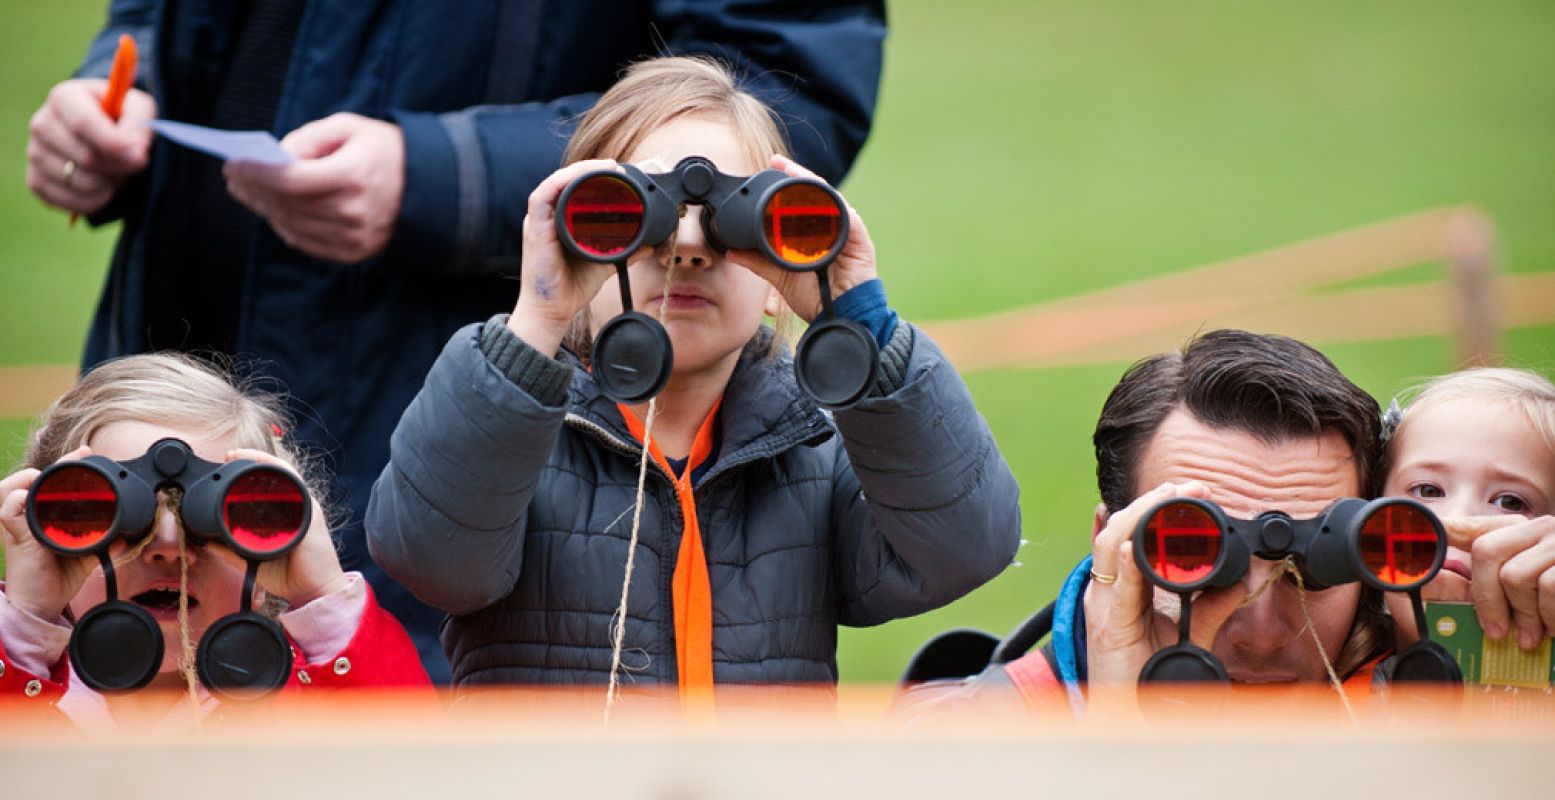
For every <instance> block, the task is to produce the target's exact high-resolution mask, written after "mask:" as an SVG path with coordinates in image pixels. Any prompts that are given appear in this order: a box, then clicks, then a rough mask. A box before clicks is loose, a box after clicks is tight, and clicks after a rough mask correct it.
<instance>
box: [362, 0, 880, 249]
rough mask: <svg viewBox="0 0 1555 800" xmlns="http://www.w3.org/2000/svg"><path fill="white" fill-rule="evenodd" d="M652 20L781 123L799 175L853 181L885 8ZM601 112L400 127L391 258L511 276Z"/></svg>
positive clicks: (576, 108) (566, 104)
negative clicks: (547, 188)
mask: <svg viewBox="0 0 1555 800" xmlns="http://www.w3.org/2000/svg"><path fill="white" fill-rule="evenodd" d="M654 17H655V25H656V27H657V29H658V30H659V31H660V32H661V34H662V35H663V41H664V47H663V53H664V54H666V55H690V54H703V55H710V56H714V57H716V58H719V59H721V60H723V61H725V62H728V63H729V64H731V65H732V66H733V68H734V71H735V73H736V75H737V76H739V77H740V78H741V79H742V85H743V87H744V88H745V89H746V90H747V91H749V92H750V93H751V94H753V95H754V96H756V97H758V98H759V99H761V100H762V101H763V102H765V103H766V104H767V105H768V106H770V107H771V108H772V109H773V111H774V112H775V113H776V114H777V117H778V119H779V121H780V122H781V123H782V126H783V127H784V129H785V132H786V134H787V136H788V138H789V140H790V143H791V147H792V150H793V153H794V156H795V158H796V159H797V160H798V161H799V162H800V163H802V164H804V165H805V166H807V167H809V168H811V169H813V170H815V172H817V173H818V174H820V175H821V176H823V177H825V178H826V179H827V180H829V181H831V182H832V183H838V182H840V181H841V180H842V178H843V177H844V176H846V174H847V171H848V169H849V167H851V166H852V164H853V159H854V158H855V157H856V156H857V155H858V152H859V149H860V148H862V147H863V145H864V139H865V136H866V135H867V134H868V132H869V125H870V120H871V118H872V116H873V114H874V108H875V100H876V97H877V95H878V92H879V87H880V71H881V61H882V53H883V47H884V42H885V7H884V4H883V3H882V2H880V0H852V1H850V2H819V1H818V0H807V1H803V2H801V1H798V0H766V1H765V2H752V1H751V0H657V1H656V2H655V3H654ZM649 55H652V54H649V53H644V54H643V56H644V57H647V56H649ZM598 98H599V95H598V94H597V93H587V94H577V95H572V96H569V97H564V98H560V99H554V100H551V101H548V102H543V103H539V102H537V103H525V104H520V105H512V106H482V107H476V108H469V109H463V110H460V111H456V112H450V113H442V114H424V113H404V112H402V113H396V114H393V115H392V117H393V119H394V121H395V122H396V123H398V124H399V125H400V127H401V130H402V131H403V132H404V136H405V194H404V197H403V199H402V201H401V205H400V214H399V218H398V220H397V221H396V225H395V233H394V241H393V242H392V243H391V247H390V251H391V252H392V253H394V257H395V258H396V259H397V260H403V261H406V262H408V263H410V264H413V265H416V268H419V269H427V270H435V271H439V272H444V273H448V274H456V275H482V274H494V273H502V274H515V273H516V272H517V271H518V264H519V246H520V235H519V232H520V230H521V226H522V224H523V220H524V214H525V211H526V208H527V205H528V198H529V193H530V192H532V191H533V190H534V187H535V186H537V185H539V183H540V181H542V180H544V179H545V177H546V176H547V175H549V174H550V173H551V172H553V171H555V170H556V169H557V168H558V167H559V166H560V165H561V155H562V151H563V149H564V148H565V146H566V141H567V137H568V136H569V135H570V133H571V130H572V127H573V123H574V122H575V121H576V119H577V117H578V116H579V115H581V114H582V113H583V112H585V111H587V110H588V109H589V108H590V107H591V106H592V105H593V104H594V102H595V101H596V100H597V99H598Z"/></svg>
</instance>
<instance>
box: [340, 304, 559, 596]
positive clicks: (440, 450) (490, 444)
mask: <svg viewBox="0 0 1555 800" xmlns="http://www.w3.org/2000/svg"><path fill="white" fill-rule="evenodd" d="M501 319H502V317H501V316H499V317H497V318H495V319H493V320H492V321H490V322H489V323H487V325H491V326H493V327H491V328H490V329H488V328H487V325H482V324H474V325H468V326H466V327H464V328H462V329H460V330H459V331H458V332H457V333H455V334H454V336H453V338H452V339H451V340H449V342H448V345H447V346H446V347H445V348H444V349H443V352H442V354H441V355H440V356H438V359H437V362H436V363H435V364H433V365H432V370H431V372H430V373H428V375H427V379H426V383H425V384H424V385H423V386H422V388H421V391H420V392H419V393H418V394H417V395H416V397H415V399H414V400H412V401H411V404H410V407H409V408H407V409H406V410H405V414H404V416H403V417H401V418H400V423H399V425H398V427H396V428H395V429H394V434H393V436H392V437H391V438H390V440H389V463H388V465H387V466H386V467H384V470H383V473H382V474H381V475H380V476H379V477H378V481H377V483H376V484H374V486H373V492H372V497H371V499H370V500H369V501H368V504H367V544H368V548H369V550H370V551H371V552H372V556H373V558H374V560H376V561H377V562H378V564H380V565H381V566H382V567H383V569H384V571H385V572H387V573H388V574H389V575H391V576H392V577H393V578H394V579H395V580H397V581H399V582H400V583H402V584H404V585H405V587H406V588H408V589H410V591H411V592H413V593H414V594H415V595H416V596H417V597H419V598H421V599H422V600H423V601H424V602H426V603H427V604H429V605H432V606H435V607H437V608H440V609H443V610H444V611H447V612H449V613H451V614H465V613H469V612H471V611H475V610H477V609H480V608H484V607H485V606H488V605H491V604H492V603H494V602H496V601H497V600H499V599H501V598H502V597H503V596H505V595H506V594H507V593H508V592H509V591H511V590H512V588H513V585H514V584H515V583H516V582H517V581H518V575H519V571H520V569H521V568H522V567H523V556H524V530H525V523H526V520H527V514H528V507H529V501H530V499H532V498H533V497H534V493H535V489H536V487H537V485H538V483H539V478H540V472H541V470H542V468H543V467H544V466H545V464H546V462H547V460H548V459H549V457H550V454H551V451H552V450H553V449H554V448H555V446H556V440H557V437H558V435H559V434H560V431H561V427H562V421H563V418H564V417H565V411H566V408H565V387H566V384H565V378H566V377H567V376H568V375H570V374H571V367H569V366H566V365H563V364H561V363H560V362H557V361H556V360H555V359H552V358H549V357H547V356H544V355H541V354H539V353H538V352H536V351H535V350H533V348H529V347H528V345H524V344H522V342H520V341H519V340H518V337H516V336H512V335H511V334H506V329H505V328H503V327H502V325H501ZM483 331H487V332H488V333H490V335H489V336H488V337H487V338H486V345H487V349H492V348H493V347H495V348H497V349H499V350H501V352H499V353H497V357H498V360H499V361H502V362H505V366H506V367H507V369H502V368H499V367H498V365H497V364H496V363H494V362H493V360H492V359H491V358H489V357H488V356H487V353H486V350H483V348H482V332H483ZM504 334H506V335H505V336H504ZM494 343H495V344H494ZM515 381H521V382H523V383H524V384H525V385H522V386H521V385H520V383H519V382H515ZM558 388H559V389H560V391H559V392H558V391H556V390H557V389H558ZM537 395H538V397H544V398H546V400H547V401H549V402H546V401H542V400H540V399H537Z"/></svg>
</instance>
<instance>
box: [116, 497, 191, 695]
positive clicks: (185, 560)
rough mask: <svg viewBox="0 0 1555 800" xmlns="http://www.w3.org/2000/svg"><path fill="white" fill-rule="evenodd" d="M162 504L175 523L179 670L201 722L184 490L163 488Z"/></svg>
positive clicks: (128, 554) (121, 561)
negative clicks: (191, 630) (191, 625)
mask: <svg viewBox="0 0 1555 800" xmlns="http://www.w3.org/2000/svg"><path fill="white" fill-rule="evenodd" d="M163 491H164V492H165V493H166V494H165V495H164V497H163V500H162V505H165V506H167V507H168V508H169V509H171V510H172V511H173V512H174V513H173V522H174V524H175V525H177V526H178V636H179V640H180V643H179V659H178V670H179V672H181V673H183V676H184V683H185V685H186V686H187V687H188V691H189V708H190V710H191V711H192V712H193V713H194V720H195V724H196V725H198V724H199V723H200V695H199V686H200V678H199V675H198V674H197V673H196V671H195V660H194V637H193V636H191V635H190V633H189V551H188V549H187V547H188V543H187V541H186V538H185V535H184V520H183V516H182V515H181V514H180V513H179V505H180V503H181V501H182V499H183V491H182V490H180V489H178V488H176V487H169V488H167V489H164V490H163ZM154 538H155V536H154V535H153V536H147V537H145V538H143V539H141V540H140V541H138V542H136V543H135V544H133V545H131V546H130V547H128V548H125V550H124V552H123V553H120V554H119V555H118V557H117V558H114V559H113V566H114V568H115V569H118V568H119V567H122V566H124V565H125V564H128V563H130V562H131V561H134V560H135V559H137V558H140V555H141V553H144V552H145V551H146V548H147V547H150V546H151V541H152V539H154Z"/></svg>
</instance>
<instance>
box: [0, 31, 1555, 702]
mask: <svg viewBox="0 0 1555 800" xmlns="http://www.w3.org/2000/svg"><path fill="white" fill-rule="evenodd" d="M104 5H105V4H104V3H103V2H101V0H97V1H96V2H87V1H86V0H53V2H48V3H35V2H22V0H0V53H3V54H4V55H3V56H0V59H3V66H4V74H5V76H6V79H5V81H4V83H3V85H0V153H10V154H11V155H10V156H9V157H5V158H0V276H3V280H0V287H3V288H0V364H43V363H61V362H69V361H73V360H74V359H75V358H76V357H77V356H78V354H79V351H80V347H81V342H82V340H83V336H84V332H85V330H86V324H87V320H88V317H89V315H90V313H91V311H92V307H93V304H94V303H95V300H96V296H97V292H98V289H99V288H100V286H101V282H102V279H103V269H104V265H105V263H106V261H107V257H108V251H109V249H110V247H111V245H112V241H113V236H114V232H113V231H112V230H103V231H91V230H89V229H87V227H86V226H84V225H83V226H79V227H77V228H76V229H68V228H67V227H66V225H65V220H64V218H63V216H62V215H60V214H57V213H55V212H51V211H48V210H46V209H44V208H43V207H41V205H40V204H39V203H38V202H37V201H35V200H34V199H33V198H32V197H31V196H30V195H29V194H28V193H27V191H26V189H25V187H24V184H23V172H24V170H25V161H24V158H23V149H24V146H25V142H26V136H27V132H26V120H27V118H28V117H29V116H30V115H31V113H32V111H33V110H34V109H35V108H36V107H37V106H38V104H39V103H41V102H42V100H43V98H44V96H45V94H46V93H47V91H48V88H49V86H50V85H52V84H53V83H54V82H55V81H56V80H58V79H60V78H62V77H63V76H65V75H66V74H67V73H68V72H69V71H70V69H71V68H72V67H73V66H74V64H75V63H76V61H77V60H78V59H79V58H80V55H81V53H82V52H83V49H84V47H85V43H86V41H87V39H88V37H89V36H90V35H91V34H92V32H93V31H94V30H95V28H96V26H97V25H99V24H100V22H101V19H102V9H103V8H104ZM890 14H891V35H890V39H889V42H888V44H887V52H886V73H885V81H884V85H883V87H882V95H881V98H880V105H879V111H878V115H877V117H876V125H875V130H874V134H873V136H872V137H871V139H870V142H869V145H868V147H867V148H866V150H865V152H864V155H863V157H862V158H861V159H860V161H859V163H858V166H857V168H856V169H855V171H854V173H853V175H852V177H851V178H850V179H849V180H848V182H847V184H846V185H845V186H844V189H845V190H846V192H847V194H848V197H849V199H850V200H851V201H852V202H853V203H854V204H855V205H856V206H857V207H858V208H859V209H860V211H861V212H862V213H863V215H864V217H865V219H866V220H867V221H868V222H869V226H870V231H871V233H872V234H873V236H874V239H875V241H876V244H877V246H878V247H879V250H880V257H881V271H882V275H883V276H884V277H885V279H886V282H887V285H888V286H889V288H890V292H891V297H892V300H893V303H894V304H895V306H896V307H897V308H898V309H899V310H900V311H901V312H902V313H903V315H904V316H906V317H907V318H909V319H913V320H918V321H930V320H941V319H952V318H958V317H964V316H968V315H974V314H982V313H987V312H991V311H996V310H1001V309H1007V308H1014V307H1019V306H1023V305H1027V304H1030V303H1033V302H1038V301H1042V300H1047V299H1052V298H1056V297H1062V296H1066V295H1071V294H1074V293H1077V292H1083V291H1088V290H1092V289H1097V288H1101V287H1106V286H1111V285H1115V284H1118V283H1123V282H1127V281H1132V280H1135V279H1138V278H1142V277H1147V276H1151V275H1156V274H1160V273H1163V272H1171V271H1175V270H1180V269H1184V268H1188V267H1192V266H1196V265H1199V264H1203V263H1207V262H1211V261H1216V260H1219V259H1224V258H1228V257H1232V256H1237V255H1241V254H1245V253H1249V252H1254V251H1258V250H1263V249H1267V248H1270V247H1274V246H1278V245H1281V244H1285V243H1288V242H1292V241H1297V240H1300V239H1304V238H1308V237H1312V236H1317V235H1321V234H1324V233H1329V232H1332V231H1335V230H1340V229H1344V228H1349V227H1353V226H1356V225H1361V224H1365V223H1369V222H1374V221H1379V220H1383V219H1387V218H1390V217H1393V216H1398V215H1401V214H1407V213H1411V212H1414V211H1418V210H1421V209H1425V208H1430V207H1436V206H1440V205H1446V204H1458V203H1474V204H1476V205H1478V206H1480V207H1481V208H1483V209H1485V210H1486V211H1487V212H1489V213H1490V214H1491V215H1492V216H1493V217H1494V219H1495V220H1496V223H1497V226H1498V231H1499V234H1500V247H1501V254H1502V260H1501V266H1502V268H1503V269H1505V270H1508V271H1511V272H1535V271H1548V270H1551V269H1555V227H1552V225H1551V221H1552V220H1551V217H1552V212H1555V146H1552V145H1555V78H1552V76H1555V48H1552V47H1551V46H1550V42H1551V41H1555V3H1550V2H1548V0H1521V1H1517V0H1443V1H1442V2H1432V3H1421V2H1418V0H1365V1H1363V2H1357V1H1356V0H1309V2H1305V3H1299V4H1297V3H1245V2H1210V1H1209V0H1175V2H1171V3H1161V2H1156V1H1155V0H958V2H953V3H952V2H943V1H942V0H897V1H896V2H892V3H891V4H890ZM1441 273H1442V268H1441V267H1440V265H1423V266H1419V267H1415V268H1411V269H1408V270H1403V271H1401V272H1400V273H1398V274H1397V275H1394V276H1390V277H1388V278H1386V279H1384V280H1385V281H1415V280H1429V279H1434V278H1436V277H1439V276H1440V275H1441ZM1387 313H1407V310H1399V309H1388V310H1387ZM1505 342H1506V345H1507V349H1508V351H1509V353H1510V355H1511V357H1512V358H1513V360H1515V361H1517V362H1520V363H1523V364H1527V365H1531V366H1535V367H1539V368H1541V369H1545V370H1546V371H1548V370H1549V369H1550V368H1551V367H1552V366H1555V328H1551V327H1540V328H1528V329H1521V330H1513V331H1510V332H1508V334H1507V336H1506V338H1505ZM988 346H989V347H997V346H998V343H996V342H990V343H988ZM1326 351H1327V352H1328V353H1329V355H1331V356H1332V357H1333V358H1334V359H1335V360H1336V361H1337V362H1338V363H1339V365H1340V366H1341V367H1342V368H1343V369H1344V370H1345V371H1346V372H1347V373H1348V374H1350V375H1351V376H1352V377H1353V378H1355V379H1356V381H1357V382H1359V383H1360V384H1361V385H1362V386H1364V387H1365V388H1367V389H1368V390H1369V391H1372V392H1373V393H1374V394H1376V395H1378V396H1379V397H1382V398H1384V399H1386V398H1387V397H1389V396H1390V395H1391V394H1392V393H1393V392H1394V391H1395V390H1396V389H1397V388H1398V387H1399V386H1400V385H1401V384H1402V383H1404V382H1405V381H1407V380H1409V379H1411V378H1415V377H1420V376H1425V375H1430V374H1434V373H1438V372H1442V371H1445V370H1448V369H1450V368H1451V367H1452V363H1451V352H1452V347H1451V343H1450V342H1448V341H1446V340H1444V339H1440V338H1422V339H1408V340H1397V341H1388V342H1377V343H1364V344H1347V345H1342V346H1332V347H1328V348H1326ZM1141 355H1144V354H1141ZM1122 367H1123V365H1122V364H1109V365H1098V366H1086V367H1066V368H1060V369H1045V370H1023V371H1015V370H1001V371H992V372H986V373H980V374H976V375H971V376H969V377H968V381H969V383H970V384H971V386H972V389H973V391H974V392H975V393H976V395H977V399H978V403H979V405H980V407H981V408H982V410H983V412H984V413H985V414H986V415H987V417H988V420H989V422H990V424H991V425H992V426H993V429H994V432H995V434H996V435H997V436H998V438H999V442H1000V445H1001V447H1002V448H1003V450H1004V453H1005V455H1006V457H1007V458H1008V459H1009V461H1010V463H1011V465H1012V466H1013V467H1014V469H1015V471H1016V474H1017V476H1018V477H1019V479H1020V482H1021V486H1022V510H1023V514H1024V536H1025V537H1026V539H1028V540H1029V544H1027V545H1026V546H1025V547H1024V548H1023V550H1022V555H1021V561H1022V565H1021V566H1019V567H1015V568H1012V569H1010V570H1008V571H1007V572H1006V573H1005V574H1004V575H1003V576H1001V577H1000V578H999V579H997V580H996V581H994V582H993V583H991V584H990V585H988V586H987V587H984V588H983V589H981V590H979V591H977V592H975V593H973V594H972V595H971V596H969V597H967V598H966V599H964V600H962V601H960V602H958V603H956V604H954V605H952V606H951V607H949V608H947V609H944V610H941V611H938V612H935V613H932V614H928V615H925V616H922V617H919V618H916V619H913V620H904V621H899V622H895V623H891V624H888V625H883V626H880V627H878V628H873V629H867V630H847V631H844V632H843V635H842V644H841V653H840V660H841V665H842V673H843V677H844V678H845V679H847V680H888V679H892V678H894V677H895V676H896V675H898V674H899V672H900V670H901V668H902V666H903V665H904V664H905V662H906V659H907V657H908V655H909V654H910V653H911V652H912V651H913V650H914V649H915V648H916V647H917V645H918V644H920V643H921V642H922V641H923V640H925V639H926V638H927V637H928V636H930V635H932V634H933V633H935V632H937V631H939V630H943V629H945V628H948V627H953V626H963V625H966V626H975V627H982V628H987V629H989V630H992V631H995V632H999V633H1002V632H1004V631H1005V630H1007V629H1008V628H1010V627H1011V626H1012V625H1014V624H1015V623H1016V622H1018V621H1019V620H1020V619H1021V618H1022V617H1024V616H1025V615H1026V614H1027V613H1028V612H1029V611H1031V610H1033V609H1035V608H1036V607H1038V606H1040V605H1042V604H1043V603H1045V602H1047V601H1048V600H1049V599H1050V598H1051V596H1052V594H1053V591H1054V590H1055V588H1056V585H1057V582H1058V580H1059V579H1060V577H1061V575H1062V573H1063V572H1064V571H1066V570H1067V568H1068V567H1069V565H1071V564H1072V563H1073V562H1074V560H1075V559H1076V558H1078V557H1079V556H1080V555H1081V554H1083V553H1084V552H1085V550H1086V545H1087V534H1088V531H1089V520H1090V513H1091V508H1092V506H1094V504H1095V502H1096V492H1095V488H1094V481H1093V469H1094V463H1093V461H1092V458H1091V455H1090V452H1089V447H1088V439H1089V434H1090V430H1091V426H1092V425H1093V424H1094V422H1095V418H1096V413H1097V410H1098V409H1099V408H1100V404H1101V401H1102V399H1103V398H1104V396H1105V394H1106V392H1107V390H1108V389H1109V388H1110V387H1111V385H1112V383H1113V382H1114V381H1115V380H1116V379H1117V376H1118V374H1119V373H1120V371H1121V369H1122ZM26 424H27V423H26V421H25V420H12V421H5V422H0V460H3V461H4V462H5V463H12V462H14V459H15V456H16V455H17V454H18V453H19V452H20V447H21V444H22V442H23V440H24V437H25V430H26Z"/></svg>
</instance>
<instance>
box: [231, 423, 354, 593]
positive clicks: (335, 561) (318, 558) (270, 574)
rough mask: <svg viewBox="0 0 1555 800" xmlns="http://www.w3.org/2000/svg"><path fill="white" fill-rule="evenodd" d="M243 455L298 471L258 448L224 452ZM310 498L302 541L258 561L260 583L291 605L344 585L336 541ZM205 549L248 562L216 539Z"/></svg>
mask: <svg viewBox="0 0 1555 800" xmlns="http://www.w3.org/2000/svg"><path fill="white" fill-rule="evenodd" d="M245 458H246V459H248V460H250V461H257V462H259V463H261V464H266V465H269V466H272V467H278V468H280V469H284V470H286V471H287V472H290V473H292V474H293V475H296V474H297V472H296V470H294V469H293V468H292V466H291V465H290V464H288V463H286V462H285V461H282V460H281V459H279V458H276V457H275V456H273V455H271V454H269V453H266V452H263V451H260V450H243V449H239V450H232V451H229V452H228V453H227V457H226V460H227V461H228V462H232V461H237V460H238V459H245ZM312 502H313V514H312V516H311V517H310V521H309V524H308V530H307V532H306V533H304V534H303V537H302V543H301V544H298V545H297V546H296V547H295V548H293V549H292V550H291V552H289V553H287V554H286V555H285V556H283V557H281V558H277V559H274V560H272V561H266V562H264V563H262V564H260V565H259V585H260V587H261V588H263V589H264V590H265V592H267V593H269V594H273V595H276V596H277V597H282V598H285V599H286V602H287V603H289V604H290V605H291V607H292V608H299V607H301V606H304V605H307V604H308V603H311V602H313V601H314V600H317V599H318V598H320V597H323V596H324V595H327V594H331V593H333V592H337V591H339V590H340V589H342V588H344V587H345V585H346V574H345V570H343V569H341V568H340V557H339V556H337V555H336V554H335V543H334V541H333V540H332V539H330V536H329V522H328V520H326V519H325V518H324V509H323V508H321V507H320V506H319V502H318V500H317V499H314V500H313V501H312ZM207 550H208V551H209V552H210V553H212V554H213V555H215V556H216V557H217V558H220V559H221V560H223V561H226V562H227V563H229V564H232V565H233V566H235V567H237V568H238V569H245V568H246V567H247V565H248V562H246V561H244V560H243V557H242V556H240V555H238V554H237V553H234V552H232V551H231V550H229V549H227V548H226V547H223V546H222V545H221V544H219V543H217V542H212V543H210V544H209V545H207Z"/></svg>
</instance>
